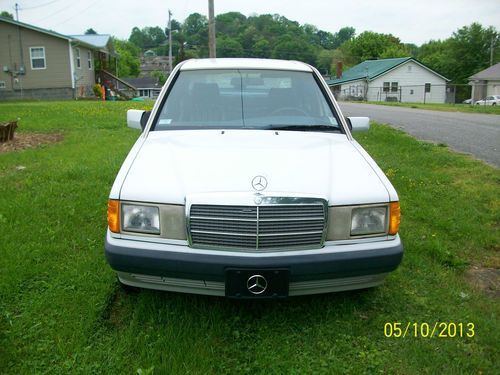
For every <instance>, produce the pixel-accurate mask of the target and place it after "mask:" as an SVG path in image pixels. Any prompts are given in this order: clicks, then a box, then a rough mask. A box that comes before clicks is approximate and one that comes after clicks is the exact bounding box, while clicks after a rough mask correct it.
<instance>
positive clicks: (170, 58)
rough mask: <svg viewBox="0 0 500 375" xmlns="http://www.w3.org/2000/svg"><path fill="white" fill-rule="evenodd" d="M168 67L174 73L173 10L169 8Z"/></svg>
mask: <svg viewBox="0 0 500 375" xmlns="http://www.w3.org/2000/svg"><path fill="white" fill-rule="evenodd" d="M168 69H169V72H168V73H169V74H170V73H172V12H171V11H170V9H169V10H168Z"/></svg>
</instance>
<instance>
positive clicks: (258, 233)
mask: <svg viewBox="0 0 500 375" xmlns="http://www.w3.org/2000/svg"><path fill="white" fill-rule="evenodd" d="M325 224H326V212H325V205H324V204H322V203H314V204H282V205H268V206H223V205H207V204H193V205H191V208H190V215H189V230H190V238H191V245H192V246H194V247H204V246H205V247H209V248H220V249H224V248H232V249H243V250H256V251H265V250H266V249H272V250H275V249H280V248H282V249H285V250H286V249H288V248H319V247H321V245H322V241H323V234H324V231H325Z"/></svg>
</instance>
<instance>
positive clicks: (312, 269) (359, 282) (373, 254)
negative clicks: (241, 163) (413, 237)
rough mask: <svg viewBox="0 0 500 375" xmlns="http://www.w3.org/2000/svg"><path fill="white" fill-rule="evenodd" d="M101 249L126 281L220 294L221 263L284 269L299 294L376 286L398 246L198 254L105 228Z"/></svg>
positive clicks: (392, 265)
mask: <svg viewBox="0 0 500 375" xmlns="http://www.w3.org/2000/svg"><path fill="white" fill-rule="evenodd" d="M105 254H106V259H107V260H108V263H109V264H110V265H111V267H112V268H113V269H114V270H115V271H117V272H118V277H119V278H120V280H121V281H122V282H123V283H124V284H128V285H132V286H138V287H143V288H151V289H161V290H170V291H178V292H187V293H196V294H209V295H224V277H225V270H226V269H227V268H251V269H276V268H287V269H289V271H290V289H289V295H300V294H316V293H326V292H333V291H341V290H351V289H362V288H368V287H372V286H376V285H378V284H380V283H382V281H383V279H384V277H385V276H386V274H387V273H388V272H391V271H393V270H394V269H396V268H397V266H398V265H399V264H400V263H401V259H402V257H403V245H402V243H401V240H400V238H399V236H396V237H395V238H394V239H391V240H386V241H376V242H362V243H356V244H339V245H326V246H324V247H323V248H321V249H317V250H307V251H287V252H283V251H281V252H273V253H238V252H228V251H207V252H206V253H204V252H203V251H200V250H199V249H198V250H195V249H191V248H189V247H187V246H183V245H171V244H163V243H162V244H159V243H152V242H151V243H150V242H144V241H134V240H125V239H118V238H113V237H111V235H110V233H109V231H108V234H107V236H106V243H105Z"/></svg>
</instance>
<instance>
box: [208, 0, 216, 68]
mask: <svg viewBox="0 0 500 375" xmlns="http://www.w3.org/2000/svg"><path fill="white" fill-rule="evenodd" d="M208 56H209V57H210V58H211V59H214V58H215V57H216V52H215V19H214V0H208Z"/></svg>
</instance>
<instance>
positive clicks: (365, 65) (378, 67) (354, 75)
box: [326, 57, 449, 86]
mask: <svg viewBox="0 0 500 375" xmlns="http://www.w3.org/2000/svg"><path fill="white" fill-rule="evenodd" d="M409 60H412V61H414V62H415V63H417V64H419V65H421V66H423V67H424V68H426V69H428V70H430V71H431V72H433V73H434V74H436V75H438V76H440V77H441V78H443V79H444V80H446V81H449V79H448V78H446V77H443V76H442V75H441V74H439V73H437V72H435V71H434V70H432V69H431V68H429V67H427V66H425V65H424V64H422V63H421V62H420V61H418V60H416V59H414V58H413V57H398V58H394V59H381V60H366V61H363V62H362V63H360V64H358V65H355V66H353V67H352V68H351V69H349V70H346V71H345V72H344V73H343V74H342V77H341V78H339V79H330V80H328V81H326V83H327V84H328V85H329V86H335V85H340V84H341V83H344V82H350V81H358V80H360V79H367V80H368V81H371V80H372V79H374V78H377V77H378V76H380V75H382V74H384V73H385V72H387V71H389V70H391V69H394V68H395V67H397V66H398V65H401V64H403V63H405V62H407V61H409Z"/></svg>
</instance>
